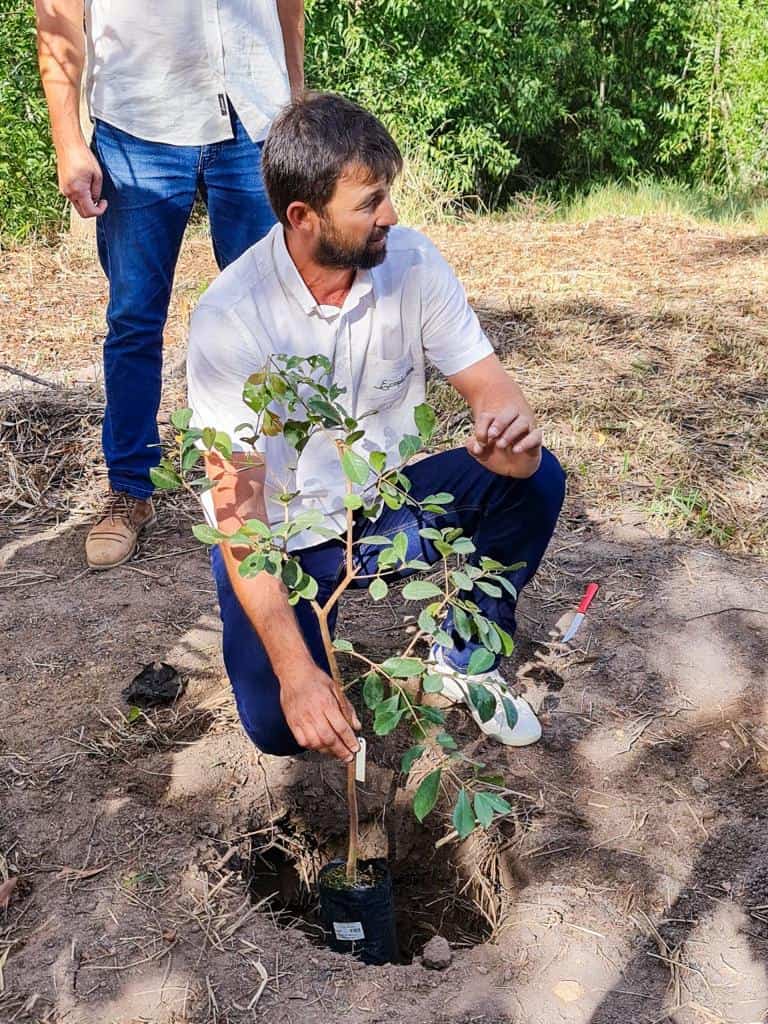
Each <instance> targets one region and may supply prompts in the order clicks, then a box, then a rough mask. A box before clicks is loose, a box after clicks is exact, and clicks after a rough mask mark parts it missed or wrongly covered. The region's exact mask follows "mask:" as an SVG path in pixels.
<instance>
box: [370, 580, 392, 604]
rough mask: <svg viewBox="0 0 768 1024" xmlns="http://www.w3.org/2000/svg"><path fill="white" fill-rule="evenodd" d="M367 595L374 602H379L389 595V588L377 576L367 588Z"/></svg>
mask: <svg viewBox="0 0 768 1024" xmlns="http://www.w3.org/2000/svg"><path fill="white" fill-rule="evenodd" d="M368 593H369V594H370V595H371V598H372V599H373V600H374V601H381V600H382V599H383V598H385V597H386V596H387V594H388V593H389V587H388V585H387V583H386V581H385V580H383V579H382V578H381V576H377V577H376V579H375V580H371V585H370V587H368Z"/></svg>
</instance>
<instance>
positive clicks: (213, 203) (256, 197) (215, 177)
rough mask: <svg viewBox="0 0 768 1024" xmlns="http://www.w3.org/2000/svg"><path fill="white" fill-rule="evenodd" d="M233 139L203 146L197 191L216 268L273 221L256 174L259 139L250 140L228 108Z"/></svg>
mask: <svg viewBox="0 0 768 1024" xmlns="http://www.w3.org/2000/svg"><path fill="white" fill-rule="evenodd" d="M232 125H233V128H234V131H235V137H234V138H233V139H227V141H226V142H217V143H215V144H214V145H212V146H206V147H205V149H204V151H203V160H202V174H201V181H200V191H201V193H202V196H203V199H204V200H205V204H206V206H207V207H208V217H209V219H210V222H211V240H212V242H213V252H214V255H215V257H216V262H217V263H218V265H219V268H220V269H221V270H223V269H224V267H226V266H228V265H229V264H230V263H232V261H233V260H236V259H237V258H238V256H242V254H243V253H244V252H245V250H246V249H248V248H250V246H252V245H254V244H255V243H256V242H258V241H259V239H260V238H263V237H264V235H266V234H267V232H268V231H269V230H270V228H271V227H272V226H273V224H274V223H275V220H276V218H275V215H274V213H273V212H272V207H271V206H270V205H269V200H268V199H267V193H266V190H265V188H264V181H263V179H262V176H261V150H262V147H263V143H262V142H251V140H250V138H249V137H248V134H247V133H246V131H245V129H244V128H243V126H242V124H241V122H240V119H239V117H238V116H237V114H235V113H234V111H233V112H232Z"/></svg>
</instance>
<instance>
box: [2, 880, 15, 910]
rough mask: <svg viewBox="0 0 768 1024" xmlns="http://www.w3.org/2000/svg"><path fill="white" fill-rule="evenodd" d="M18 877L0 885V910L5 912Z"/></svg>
mask: <svg viewBox="0 0 768 1024" xmlns="http://www.w3.org/2000/svg"><path fill="white" fill-rule="evenodd" d="M18 880H19V878H18V875H16V876H14V877H13V878H9V879H8V881H7V882H3V883H2V884H0V910H5V908H6V907H7V906H8V904H9V903H10V901H11V893H12V892H13V890H14V889H15V888H16V883H17V882H18Z"/></svg>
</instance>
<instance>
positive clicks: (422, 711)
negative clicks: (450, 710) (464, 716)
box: [416, 704, 445, 725]
mask: <svg viewBox="0 0 768 1024" xmlns="http://www.w3.org/2000/svg"><path fill="white" fill-rule="evenodd" d="M416 710H417V711H418V713H419V717H420V718H421V720H422V722H430V723H431V724H432V725H442V724H443V722H444V721H445V712H444V711H443V709H442V708H431V707H430V706H429V705H428V704H419V706H418V707H417V708H416Z"/></svg>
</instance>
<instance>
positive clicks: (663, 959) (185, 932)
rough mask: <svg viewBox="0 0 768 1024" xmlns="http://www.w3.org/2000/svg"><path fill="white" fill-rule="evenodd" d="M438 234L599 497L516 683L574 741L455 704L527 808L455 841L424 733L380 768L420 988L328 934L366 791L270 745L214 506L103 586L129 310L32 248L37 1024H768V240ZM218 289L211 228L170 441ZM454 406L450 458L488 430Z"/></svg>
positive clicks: (184, 299) (589, 500)
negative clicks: (589, 602) (133, 712)
mask: <svg viewBox="0 0 768 1024" xmlns="http://www.w3.org/2000/svg"><path fill="white" fill-rule="evenodd" d="M432 234H433V236H434V238H435V240H436V241H437V242H438V244H439V245H440V246H441V248H443V250H444V251H445V252H446V254H447V255H448V257H449V258H450V259H451V260H452V262H453V263H454V265H455V266H456V267H457V269H458V270H459V272H460V274H461V276H462V278H463V279H464V281H465V284H466V286H467V289H468V292H469V294H470V297H471V299H472V301H473V303H474V304H475V306H476V307H477V308H478V310H479V312H480V315H481V317H482V319H483V322H484V324H485V325H486V328H487V330H488V332H489V334H490V336H491V337H492V338H493V339H494V341H495V342H496V343H497V345H498V347H499V350H500V351H501V352H502V354H503V355H504V357H505V359H507V361H508V362H509V364H510V366H512V367H513V368H514V370H515V372H517V373H518V375H519V376H520V378H521V379H522V381H523V384H524V386H525V387H526V388H527V389H528V390H529V391H531V393H532V394H533V395H534V397H535V399H536V404H537V406H538V408H539V409H540V411H541V414H542V419H543V421H544V424H545V428H546V430H547V436H548V441H549V444H550V446H551V447H553V448H554V449H555V450H556V451H557V452H558V454H559V455H560V456H561V458H562V461H563V463H564V464H565V465H566V467H567V469H568V471H569V478H570V483H569V487H570V491H569V499H568V504H567V507H566V510H565V513H564V515H563V518H562V522H561V525H560V527H559V529H558V533H557V535H556V539H555V542H554V543H553V545H552V547H551V549H550V551H549V553H548V556H547V559H546V561H545V563H544V564H543V566H542V568H541V571H540V572H539V574H538V576H537V578H536V580H535V582H534V584H533V585H532V586H531V587H530V588H529V590H528V591H527V592H526V593H525V594H524V596H523V598H522V600H521V603H520V612H521V614H520V626H519V630H518V636H517V648H516V650H515V652H514V654H513V656H512V658H511V659H509V661H508V663H507V664H506V669H507V670H508V672H509V675H510V676H511V677H512V678H514V679H515V681H516V685H517V687H518V689H519V691H520V692H524V693H525V694H526V696H527V697H528V698H529V699H530V701H531V703H533V704H534V705H535V706H536V707H537V708H539V709H540V715H541V718H542V721H543V723H544V737H543V739H542V741H541V742H540V743H539V744H537V745H535V746H533V747H530V748H526V749H522V750H511V749H507V748H502V747H499V746H498V745H494V744H492V743H490V742H488V741H481V740H480V739H479V738H478V734H477V731H476V730H475V729H474V727H473V726H472V724H471V722H469V721H468V720H467V719H466V718H465V717H464V716H463V715H462V712H461V711H460V710H453V711H451V712H450V719H449V725H450V729H451V732H452V733H453V734H454V735H455V736H456V737H457V738H458V739H459V740H460V741H461V743H462V749H463V750H465V752H466V753H467V754H468V755H470V756H472V757H475V758H478V759H479V760H481V761H483V762H484V763H485V764H486V765H487V766H488V770H489V771H498V772H500V773H502V774H503V775H504V778H505V782H506V786H507V787H508V790H509V793H510V796H509V799H510V800H511V801H512V802H513V804H514V812H513V814H512V815H511V816H510V818H509V819H508V820H507V821H505V822H504V823H502V825H501V826H500V827H499V828H498V829H496V830H495V831H494V832H493V833H492V834H491V835H490V836H488V837H484V838H481V837H478V836H473V837H470V839H468V840H466V841H465V843H464V844H457V843H456V842H447V843H443V842H441V840H442V839H444V837H445V836H447V835H448V833H449V832H450V824H449V822H448V821H447V819H446V818H445V817H443V816H441V815H440V814H436V815H433V816H432V818H430V819H428V820H427V823H426V824H425V826H420V825H418V823H417V822H416V821H415V819H414V818H413V816H412V814H411V813H410V812H409V811H408V810H407V807H406V806H405V795H404V792H403V785H404V779H403V777H402V776H400V775H399V774H398V773H397V772H396V770H395V769H396V766H397V760H398V753H399V747H398V746H397V743H400V742H402V743H403V744H404V743H405V741H400V740H397V741H392V740H388V741H381V740H378V741H376V742H373V743H371V748H370V750H371V760H372V762H373V765H374V768H373V771H372V774H371V781H370V782H369V783H367V784H366V787H365V789H364V792H363V794H362V806H363V811H364V818H365V820H366V824H367V826H369V829H368V832H369V837H370V841H371V843H381V842H382V841H384V840H383V838H382V837H386V841H387V842H388V852H389V857H390V863H391V866H392V870H393V874H394V878H395V886H396V893H397V898H398V904H399V905H398V916H399V924H400V931H401V940H402V941H403V943H404V946H405V948H404V954H405V959H411V958H412V962H411V963H407V964H404V965H400V966H387V967H364V966H363V965H361V964H359V963H357V962H356V961H354V960H350V959H349V958H345V957H340V956H337V955H335V954H333V953H331V952H329V951H328V950H326V949H324V948H322V947H321V946H320V945H318V944H317V943H316V942H315V941H313V938H312V924H311V914H307V913H306V910H307V906H308V904H309V903H310V902H311V900H308V898H307V895H306V893H305V892H303V891H301V892H299V891H298V890H301V888H302V883H301V876H302V873H303V872H307V873H309V874H311V872H312V870H313V866H315V865H316V863H317V862H318V861H319V860H322V859H324V858H325V857H327V856H328V855H329V854H330V853H332V852H333V851H334V849H335V848H336V845H337V843H338V841H339V837H340V836H341V835H342V834H343V831H344V824H345V819H344V806H343V800H342V798H341V793H342V791H343V781H342V776H341V773H340V770H339V769H337V768H336V767H335V766H334V765H333V764H331V763H329V762H327V761H319V760H317V759H305V758H292V759H284V760H280V759H275V758H270V757H266V756H261V755H258V754H257V753H256V752H255V751H254V750H253V749H252V748H251V747H250V745H249V744H248V742H247V741H246V740H245V738H244V736H243V735H242V733H241V731H240V729H239V727H238V724H237V719H236V715H235V712H234V707H233V703H232V700H231V698H230V695H229V690H228V684H227V681H226V678H225V677H224V675H223V670H222V665H221V658H220V653H219V640H220V635H219V623H218V617H217V610H216V604H215V598H214V592H213V586H212V583H211V580H210V576H209V572H208V567H207V561H206V555H205V552H204V551H203V550H201V549H200V547H199V545H197V544H196V542H195V541H194V539H193V538H192V537H191V534H190V530H189V528H190V524H191V523H192V522H194V521H196V520H197V519H198V516H197V515H196V510H195V509H194V507H191V506H190V505H189V504H187V503H185V502H184V501H182V500H180V499H177V498H166V499H165V500H161V502H160V509H159V511H160V516H159V523H158V526H157V527H156V528H155V529H153V530H152V531H151V532H150V533H149V534H148V536H147V537H146V539H145V540H144V541H143V542H142V545H141V548H140V550H139V552H138V553H137V556H136V558H135V559H134V560H133V561H131V562H130V563H129V564H128V565H126V566H124V567H122V568H120V569H118V570H115V571H114V572H112V573H109V574H92V573H89V572H88V571H87V570H86V569H85V567H84V562H83V555H82V542H83V538H84V533H85V529H86V521H87V513H88V511H89V509H90V508H92V507H93V504H94V502H95V500H96V497H97V494H98V489H99V487H100V486H101V482H102V480H101V473H100V470H99V466H98V459H99V446H98V427H99V409H100V398H99V384H98V370H97V369H96V368H95V363H96V360H97V358H98V346H99V337H100V335H101V333H102V332H103V328H102V310H101V307H102V303H103V300H104V291H105V290H104V287H103V283H102V282H101V279H100V277H99V271H98V268H97V267H96V265H95V262H94V260H93V258H92V256H91V255H90V254H89V253H88V252H87V251H86V250H82V249H76V248H74V247H71V246H67V245H64V246H62V247H60V248H59V249H29V250H25V251H23V252H19V253H6V254H4V266H3V267H2V269H1V270H0V307H1V308H3V309H4V310H6V311H7V313H8V316H7V317H5V318H4V320H5V327H4V331H5V334H4V338H3V349H2V360H1V361H2V362H3V363H6V364H10V365H12V366H14V367H16V368H17V369H21V370H24V371H26V372H28V373H31V374H34V375H36V376H39V377H41V378H43V379H45V380H48V381H50V382H51V383H53V384H55V385H57V386H56V387H45V386H43V385H38V384H34V383H32V382H29V381H22V380H20V379H19V378H16V377H13V376H11V375H2V374H0V386H2V387H3V388H5V389H7V390H6V391H5V393H4V394H0V406H2V416H1V417H0V429H2V431H3V434H2V443H3V463H4V471H3V475H2V476H0V510H1V511H2V515H3V519H2V525H0V530H1V531H2V533H0V543H1V544H2V546H0V628H2V634H3V635H4V636H5V637H6V642H5V644H4V650H5V652H6V653H5V656H4V659H3V664H2V668H0V885H2V882H3V881H4V880H5V879H7V878H18V883H17V885H16V887H15V888H14V889H13V891H12V892H11V894H10V899H9V901H8V907H7V910H5V911H3V910H2V909H0V1022H2V1024H10V1022H12V1021H13V1022H15V1021H20V1022H25V1024H26V1022H43V1021H47V1022H56V1024H64V1022H66V1024H139V1022H142V1024H182V1022H190V1024H192V1022H195V1024H230V1022H231V1024H235V1022H240V1021H250V1020H259V1021H260V1020H264V1021H268V1022H274V1024H293V1022H295V1024H298V1022H302V1024H303V1022H307V1024H325V1022H330V1021H347V1022H349V1024H383V1022H385V1021H386V1022H401V1021H402V1022H405V1021H408V1022H409V1024H448V1022H450V1024H470V1022H471V1024H557V1022H567V1024H652V1022H654V1024H662V1022H668V1024H672V1022H674V1024H763V1022H765V1021H766V1020H768V859H766V855H765V850H766V847H767V845H768V774H767V772H768V718H766V696H767V694H766V686H767V685H768V677H767V676H766V661H767V659H766V651H767V650H768V646H767V641H768V567H767V566H766V563H765V561H764V558H763V556H764V555H765V551H766V548H765V543H766V520H768V515H766V513H768V507H767V506H766V496H767V495H768V489H766V479H767V476H768V470H767V465H766V464H767V463H768V454H767V452H768V449H767V448H766V444H765V439H766V419H767V417H768V407H767V403H768V346H767V345H766V338H767V337H768V326H767V325H766V311H765V294H766V292H765V285H766V283H767V282H766V278H767V277H768V268H767V267H766V260H765V250H766V245H765V239H764V238H759V237H756V236H754V235H751V234H749V232H748V231H747V230H746V229H745V230H744V231H739V232H725V231H718V230H715V229H713V228H702V227H696V226H695V225H692V224H687V223H679V222H675V223H662V222H655V221H647V222H646V221H635V220H627V221H607V222H603V223H597V224H592V225H586V226H585V225H562V224H545V223H540V222H521V223H511V224H510V223H506V224H494V223H486V222H478V223H476V224H469V225H466V226H462V227H456V228H440V229H435V230H434V231H433V232H432ZM213 276H214V268H213V263H212V260H211V258H210V255H209V252H208V246H207V241H206V239H205V238H204V237H203V236H202V235H200V234H197V235H195V236H194V237H192V238H190V239H189V240H188V242H187V244H186V246H185V250H184V255H183V260H182V264H181V267H180V270H179V275H178V280H177V288H176V292H175V296H174V307H173V312H172V316H171V320H170V322H169V329H168V358H167V387H166V394H165V399H164V416H166V417H167V413H168V411H169V410H170V409H171V408H173V407H174V405H177V404H180V402H181V401H182V400H183V379H182V358H181V357H182V355H183V339H184V331H185V324H186V318H187V316H188V312H189V309H190V307H191V305H192V303H193V302H194V299H195V297H196V296H197V295H198V294H199V292H200V290H201V288H202V287H203V286H204V284H205V282H206V281H209V280H210V279H211V278H212V277H213ZM434 397H435V400H436V402H437V404H438V405H439V406H440V408H441V411H442V414H443V415H442V417H441V420H442V422H443V424H444V441H445V443H448V442H449V441H450V440H451V439H453V438H455V437H458V436H460V435H461V432H462V430H463V428H464V424H465V422H466V419H465V414H464V412H463V410H461V408H460V407H459V406H457V405H456V404H455V403H453V402H452V400H451V399H450V396H448V395H447V394H446V393H445V392H443V391H442V390H441V389H440V387H439V386H436V389H435V391H434ZM590 580H597V581H599V582H600V584H601V591H600V594H599V597H598V599H597V600H596V602H595V604H594V605H593V607H592V609H591V610H590V614H589V616H588V619H587V622H586V625H585V627H584V628H583V629H582V631H581V633H580V634H579V636H578V639H577V641H576V642H575V643H574V644H572V645H570V647H568V648H565V647H563V646H562V645H561V644H559V643H558V642H557V637H558V636H559V635H560V633H561V629H562V626H563V624H564V623H566V622H567V621H568V615H569V613H570V612H571V611H572V609H573V608H574V607H575V605H576V604H577V602H578V600H579V598H580V596H581V593H582V591H583V589H584V586H585V584H586V583H587V582H589V581H590ZM409 610H410V609H409V608H408V607H407V606H406V605H405V604H404V603H403V602H402V601H401V600H400V598H399V596H398V594H397V592H396V591H393V592H392V593H391V595H390V598H389V599H388V600H387V601H386V602H385V603H384V605H383V606H381V607H379V608H378V610H377V615H376V617H375V618H372V617H371V615H370V613H369V612H368V611H367V610H366V608H365V605H364V604H363V602H362V598H361V595H356V596H354V597H353V598H350V599H349V600H348V601H347V602H346V603H345V604H344V606H343V611H342V617H341V621H340V633H341V635H343V636H350V637H355V639H356V642H362V643H363V644H367V645H368V646H369V647H370V648H371V649H373V650H376V651H383V650H387V649H388V643H389V637H390V636H391V635H392V632H393V630H395V629H399V627H400V625H401V623H402V619H403V616H404V615H406V614H407V613H408V611H409ZM155 660H157V661H165V662H168V663H170V664H172V665H174V666H175V667H176V668H177V669H178V670H179V671H180V673H181V674H182V676H183V678H184V680H185V682H186V689H185V692H184V694H183V696H182V697H181V698H180V699H179V701H178V702H177V704H176V705H175V706H174V707H172V708H169V709H164V710H160V711H150V712H147V713H146V715H142V716H140V717H138V718H137V719H135V720H131V716H129V708H128V705H127V704H126V703H125V701H124V699H123V697H122V696H121V691H122V689H123V688H124V687H125V686H126V685H127V684H128V683H129V682H130V680H131V679H132V677H133V676H134V675H135V674H136V673H137V672H138V671H139V670H140V669H141V667H142V666H143V665H145V664H146V663H148V662H151V661H155ZM433 819H434V820H433ZM436 844H439V845H436ZM259 864H261V865H267V868H268V869H269V870H271V869H274V872H273V877H272V876H270V874H269V870H268V869H265V870H264V871H263V872H262V875H261V876H259V877H255V876H254V869H255V866H256V874H257V875H258V865H259ZM270 866H271V867H270ZM292 887H293V891H290V890H291V889H292ZM1 891H2V890H0V892H1ZM273 893H276V895H272V894H273ZM265 897H266V898H265ZM259 900H264V902H262V904H261V906H258V905H257V903H258V902H259ZM281 906H287V907H288V908H289V910H288V911H286V912H283V913H279V909H280V907H281ZM435 930H437V931H440V932H442V933H443V934H445V935H446V937H448V938H449V939H450V940H451V942H452V945H453V949H454V959H453V962H452V964H451V966H450V967H449V968H448V969H447V970H446V971H444V972H436V971H431V970H428V969H426V968H425V967H423V966H422V965H421V964H420V962H419V953H420V950H421V945H422V944H423V942H424V940H425V939H426V937H428V935H429V934H430V933H431V932H432V931H435Z"/></svg>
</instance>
